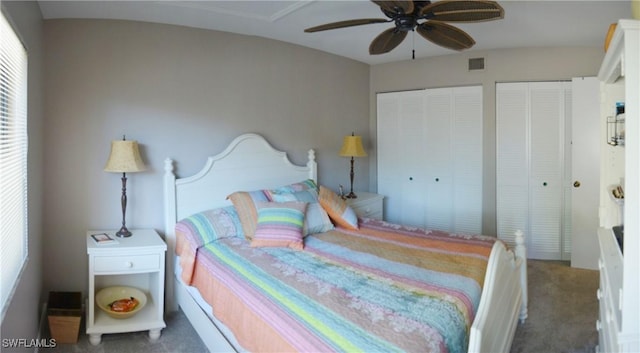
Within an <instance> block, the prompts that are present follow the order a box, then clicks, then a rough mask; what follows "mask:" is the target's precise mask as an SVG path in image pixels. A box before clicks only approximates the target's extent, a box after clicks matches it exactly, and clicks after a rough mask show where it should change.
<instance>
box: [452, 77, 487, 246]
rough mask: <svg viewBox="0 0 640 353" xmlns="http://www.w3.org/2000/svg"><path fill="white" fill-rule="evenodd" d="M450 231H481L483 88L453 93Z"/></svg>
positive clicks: (454, 91) (460, 90)
mask: <svg viewBox="0 0 640 353" xmlns="http://www.w3.org/2000/svg"><path fill="white" fill-rule="evenodd" d="M453 109H454V111H453V119H452V123H453V126H452V131H453V134H452V145H451V149H452V154H453V159H452V163H453V165H452V170H453V185H454V188H453V204H454V205H455V207H454V210H455V212H454V219H453V230H454V231H455V232H457V233H480V232H481V231H482V136H483V132H482V111H483V105H482V87H481V86H474V87H458V88H455V89H454V90H453Z"/></svg>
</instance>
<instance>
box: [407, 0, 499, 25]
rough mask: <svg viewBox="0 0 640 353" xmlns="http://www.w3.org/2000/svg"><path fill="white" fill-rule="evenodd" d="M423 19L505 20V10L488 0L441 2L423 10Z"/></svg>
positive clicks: (448, 0) (462, 20)
mask: <svg viewBox="0 0 640 353" xmlns="http://www.w3.org/2000/svg"><path fill="white" fill-rule="evenodd" d="M420 15H421V16H422V17H423V18H426V19H429V20H437V21H447V22H481V21H491V20H497V19H501V18H504V9H503V8H502V6H500V5H498V3H497V2H495V1H488V0H441V1H438V2H435V3H432V4H429V5H427V6H425V7H423V8H422V10H421V11H420Z"/></svg>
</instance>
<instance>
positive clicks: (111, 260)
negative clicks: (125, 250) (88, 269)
mask: <svg viewBox="0 0 640 353" xmlns="http://www.w3.org/2000/svg"><path fill="white" fill-rule="evenodd" d="M94 261H95V262H94V271H95V272H140V271H152V270H158V269H159V268H160V255H158V254H149V255H130V256H96V257H95V260H94Z"/></svg>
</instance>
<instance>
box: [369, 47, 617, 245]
mask: <svg viewBox="0 0 640 353" xmlns="http://www.w3.org/2000/svg"><path fill="white" fill-rule="evenodd" d="M478 57H484V58H485V69H484V70H483V71H475V72H469V71H468V70H467V61H468V59H469V58H478ZM603 57H604V52H603V51H602V48H600V47H598V48H584V47H576V48H522V49H503V50H492V51H475V52H474V51H470V52H463V53H460V54H453V55H448V56H440V57H434V58H427V59H422V60H412V61H403V62H396V63H390V64H380V65H374V66H372V67H371V85H370V110H371V118H370V126H369V131H370V134H371V136H372V145H373V146H375V138H376V93H377V92H389V91H401V90H410V89H418V88H434V87H450V86H464V85H482V86H483V94H484V102H483V104H484V129H483V132H482V133H483V143H484V147H483V155H484V157H483V158H484V159H483V227H482V229H483V231H482V232H483V233H484V234H487V235H495V234H496V186H495V184H496V178H495V169H496V159H495V156H496V150H495V140H496V136H495V128H496V126H495V100H496V99H495V84H496V82H513V81H545V80H550V81H555V80H570V79H571V78H572V77H580V76H596V75H597V73H598V69H599V68H600V63H601V62H602V58H603ZM375 162H376V157H375V149H372V150H371V157H370V164H369V166H370V175H371V178H370V180H369V182H370V189H371V190H376V185H377V177H376V175H377V174H376V163H375Z"/></svg>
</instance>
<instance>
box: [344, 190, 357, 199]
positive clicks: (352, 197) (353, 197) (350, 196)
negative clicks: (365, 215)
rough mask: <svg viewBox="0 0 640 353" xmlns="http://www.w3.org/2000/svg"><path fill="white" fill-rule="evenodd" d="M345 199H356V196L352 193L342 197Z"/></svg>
mask: <svg viewBox="0 0 640 353" xmlns="http://www.w3.org/2000/svg"><path fill="white" fill-rule="evenodd" d="M344 197H345V198H346V199H357V198H358V195H356V194H354V193H353V191H351V192H350V193H348V194H347V195H345V196H344Z"/></svg>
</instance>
